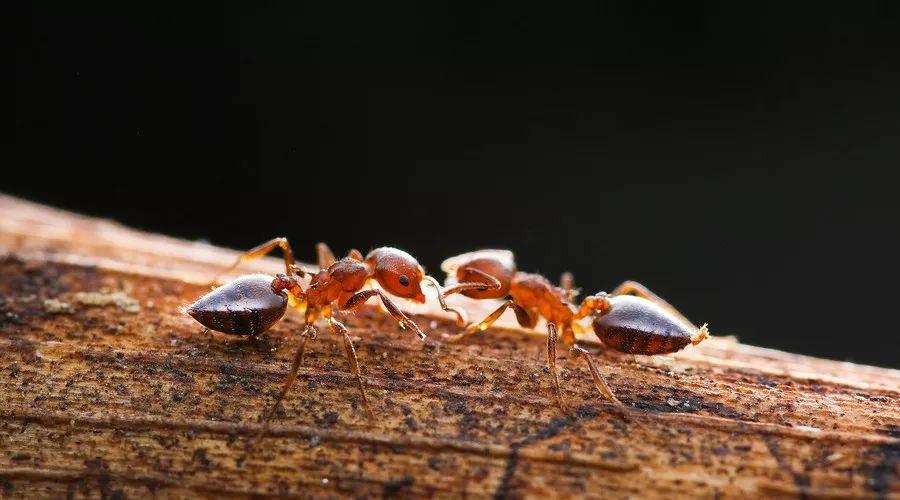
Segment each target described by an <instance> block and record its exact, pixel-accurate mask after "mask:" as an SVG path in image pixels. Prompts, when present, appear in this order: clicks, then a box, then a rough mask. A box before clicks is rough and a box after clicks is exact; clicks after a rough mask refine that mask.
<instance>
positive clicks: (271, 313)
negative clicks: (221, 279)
mask: <svg viewBox="0 0 900 500" xmlns="http://www.w3.org/2000/svg"><path fill="white" fill-rule="evenodd" d="M275 248H281V250H282V253H283V254H284V266H285V273H283V274H282V273H278V274H276V275H275V276H267V275H263V274H252V275H246V276H242V277H240V278H237V279H235V280H234V281H232V282H230V283H228V284H226V285H223V286H221V287H218V288H215V289H213V290H212V291H211V292H209V293H207V294H206V295H204V296H203V297H200V298H199V299H198V300H197V301H196V302H194V303H193V304H191V305H190V306H188V307H187V308H186V312H187V313H188V314H189V315H190V316H191V317H193V318H194V319H195V320H197V321H198V322H199V323H200V324H202V325H203V326H205V327H206V328H208V329H210V330H215V331H218V332H222V333H226V334H231V335H246V336H251V337H253V336H256V335H259V334H261V333H263V332H265V331H266V330H268V329H269V328H271V327H272V326H273V325H274V324H275V323H277V322H278V321H279V320H280V319H281V318H282V317H283V316H284V314H285V312H286V311H287V306H288V304H290V305H291V306H293V307H294V308H296V309H297V310H299V311H300V312H301V313H303V314H304V316H305V319H306V328H305V329H304V331H303V332H302V333H301V335H300V345H299V347H298V348H297V352H296V354H295V355H294V358H293V361H292V363H291V370H290V373H289V375H288V376H287V378H286V379H285V382H284V387H283V388H282V390H281V393H280V394H279V395H278V397H277V398H276V400H275V403H274V404H273V405H272V408H271V409H270V410H269V411H268V412H266V414H265V416H264V418H263V427H262V430H261V431H260V434H259V436H258V437H257V440H256V441H255V442H254V445H255V444H256V443H258V442H259V440H261V439H262V437H263V436H264V435H265V433H266V431H267V430H268V428H269V425H270V422H271V419H272V416H273V415H274V413H275V410H276V408H278V405H279V404H280V403H281V402H282V400H283V399H284V398H285V396H286V395H287V393H288V392H289V391H290V389H291V387H292V386H293V384H294V381H295V380H296V378H297V372H298V370H299V369H300V365H301V364H302V363H303V354H304V351H305V347H306V340H307V339H315V338H316V336H317V330H316V326H315V322H316V320H317V319H318V318H320V317H321V318H324V319H325V320H326V321H327V322H328V327H329V329H330V330H331V332H332V333H334V334H335V335H339V336H341V337H342V338H343V342H344V350H345V351H346V356H347V361H348V362H349V364H350V369H351V370H352V372H353V374H354V375H355V377H356V383H357V385H358V388H359V393H360V396H361V398H362V403H363V408H364V410H365V412H366V416H367V417H368V418H369V420H374V418H375V415H374V413H373V412H372V409H371V408H370V406H369V400H368V397H367V396H366V389H365V385H364V384H363V380H362V375H361V374H360V369H359V360H358V359H357V357H356V349H355V348H354V346H353V341H352V340H351V338H350V335H349V333H348V329H347V327H346V326H344V325H343V324H342V323H341V322H339V321H338V320H336V319H335V318H334V312H335V311H336V310H337V311H341V312H354V311H356V310H357V309H359V308H360V307H361V306H362V305H363V304H364V303H365V302H366V301H368V300H369V299H371V298H372V297H378V298H379V299H381V303H382V304H383V305H384V308H385V309H386V310H387V312H388V314H390V315H391V316H392V317H393V318H394V319H395V320H396V321H397V323H398V324H399V325H400V328H401V329H404V330H405V329H409V330H412V332H414V333H415V334H416V335H418V337H419V338H420V339H421V340H425V338H426V336H425V334H424V333H423V332H422V330H421V329H420V328H419V327H418V325H416V323H415V322H413V321H412V320H411V319H410V318H409V317H408V316H406V315H405V314H404V313H403V312H402V311H400V309H399V308H398V307H397V305H396V304H394V302H393V301H392V300H391V299H390V298H388V296H387V295H386V294H385V293H384V292H382V291H381V290H380V289H377V288H371V287H368V285H369V284H370V282H371V281H372V280H374V281H376V282H377V283H378V284H379V285H380V286H381V287H382V288H384V289H385V290H386V291H387V292H388V293H390V294H392V295H395V296H397V297H400V298H403V299H408V300H411V301H414V302H418V303H424V302H425V294H423V293H422V289H421V286H420V283H422V282H423V281H424V282H427V283H430V284H431V285H433V286H434V287H435V288H437V290H438V301H439V302H440V304H441V307H442V308H443V309H444V310H445V311H448V312H451V313H454V314H455V315H456V317H457V323H458V324H460V325H464V324H465V323H466V319H465V316H464V314H463V312H462V311H461V310H459V309H456V308H452V307H448V306H447V304H446V302H444V297H443V292H444V290H443V288H442V287H441V286H440V284H439V283H438V281H437V280H436V279H435V278H433V277H431V276H428V275H426V274H425V271H424V269H423V268H422V266H420V265H419V263H418V262H417V261H416V259H415V258H413V256H412V255H410V254H408V253H406V252H404V251H403V250H399V249H396V248H391V247H380V248H376V249H375V250H372V251H371V252H369V254H368V255H366V256H365V258H364V257H363V256H362V254H361V253H360V252H359V251H358V250H356V249H353V250H350V252H349V253H348V254H347V256H346V257H344V258H342V259H340V260H337V259H335V257H334V254H333V253H332V252H331V250H330V249H329V248H328V246H327V245H325V244H324V243H319V244H318V245H317V253H318V261H319V262H318V263H319V269H320V270H319V271H318V272H316V273H313V272H308V271H304V270H303V269H301V268H300V267H299V266H297V265H295V264H294V252H293V250H292V249H291V246H290V243H288V240H287V238H274V239H272V240H269V241H267V242H265V243H263V244H261V245H259V246H257V247H255V248H253V249H251V250H249V251H248V252H246V253H244V254H243V255H241V256H240V257H238V259H237V261H236V262H235V263H234V264H233V265H232V266H231V267H229V268H228V269H226V270H224V271H222V273H220V275H221V274H224V273H227V272H229V271H231V270H233V269H234V268H236V267H237V266H239V265H240V264H241V263H243V262H246V261H248V260H252V259H257V258H260V257H262V256H264V255H266V254H268V253H269V252H271V251H273V250H275ZM307 277H308V278H309V283H308V285H306V289H305V290H304V289H303V282H304V281H305V279H306V278H307ZM215 281H216V280H214V282H215ZM486 286H488V285H485V284H484V283H482V282H478V283H460V284H459V285H457V286H455V287H454V288H453V291H454V292H456V291H461V290H462V291H467V290H471V289H480V288H485V287H486Z"/></svg>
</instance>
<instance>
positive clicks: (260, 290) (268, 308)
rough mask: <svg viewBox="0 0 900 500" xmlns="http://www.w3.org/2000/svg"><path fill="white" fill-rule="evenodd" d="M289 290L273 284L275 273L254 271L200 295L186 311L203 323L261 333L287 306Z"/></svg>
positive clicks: (220, 329) (224, 330) (212, 327)
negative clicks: (278, 287)
mask: <svg viewBox="0 0 900 500" xmlns="http://www.w3.org/2000/svg"><path fill="white" fill-rule="evenodd" d="M287 303H288V298H287V294H286V293H284V292H283V291H281V290H276V289H274V288H272V277H271V276H265V275H262V274H251V275H248V276H241V277H240V278H238V279H236V280H234V281H232V282H231V283H228V284H227V285H223V286H220V287H219V288H216V289H215V290H213V291H211V292H209V293H207V294H206V295H204V296H203V297H200V298H199V299H197V301H196V302H194V303H193V304H191V305H190V306H188V307H187V309H186V311H187V313H188V314H190V315H191V317H193V318H194V319H196V320H197V321H198V322H199V323H200V324H202V325H203V326H205V327H207V328H209V329H210V330H215V331H217V332H222V333H228V334H231V335H258V334H260V333H262V332H264V331H266V330H268V329H269V328H271V327H272V325H274V324H275V323H276V322H277V321H278V320H280V319H281V317H282V316H284V313H285V311H286V310H287Z"/></svg>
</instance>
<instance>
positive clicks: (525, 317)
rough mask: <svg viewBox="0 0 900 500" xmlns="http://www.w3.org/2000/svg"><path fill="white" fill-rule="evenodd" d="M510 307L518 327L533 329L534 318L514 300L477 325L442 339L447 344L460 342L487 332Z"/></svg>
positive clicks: (507, 302) (474, 324)
mask: <svg viewBox="0 0 900 500" xmlns="http://www.w3.org/2000/svg"><path fill="white" fill-rule="evenodd" d="M510 307H512V308H513V310H514V311H515V313H516V319H517V320H518V321H519V325H521V326H522V327H524V328H534V324H535V323H536V322H537V320H536V317H535V316H533V315H531V314H530V313H529V312H528V311H526V310H525V309H524V308H522V306H520V305H519V304H516V302H515V301H514V300H507V301H506V302H504V303H503V304H500V307H498V308H497V309H496V310H495V311H494V312H492V313H491V314H489V315H488V317H486V318H484V319H483V320H481V321H479V322H478V323H472V324H471V325H469V327H468V328H466V329H465V330H463V331H462V332H460V333H457V334H456V335H444V338H445V339H446V340H447V341H448V342H458V341H460V340H462V339H463V338H464V337H466V336H468V335H471V334H473V333H475V332H481V331H484V330H487V328H488V327H489V326H491V325H492V324H494V322H495V321H497V320H498V319H500V316H502V315H503V312H504V311H506V310H507V309H508V308H510Z"/></svg>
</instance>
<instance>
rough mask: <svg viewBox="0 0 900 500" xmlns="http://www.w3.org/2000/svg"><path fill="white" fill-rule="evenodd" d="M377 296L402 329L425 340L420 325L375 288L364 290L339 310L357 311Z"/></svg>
mask: <svg viewBox="0 0 900 500" xmlns="http://www.w3.org/2000/svg"><path fill="white" fill-rule="evenodd" d="M376 295H377V296H378V297H379V298H381V303H382V304H384V307H385V308H386V309H387V310H388V314H390V315H391V316H392V317H393V318H394V319H395V320H396V321H397V323H399V324H400V328H403V329H406V328H409V329H410V330H412V331H413V332H415V333H416V335H418V336H419V338H420V339H422V340H425V334H424V333H422V330H420V329H419V325H417V324H415V322H413V320H411V319H409V317H408V316H407V315H405V314H403V312H402V311H401V310H400V308H399V307H397V306H396V305H395V304H394V303H393V302H391V299H389V298H388V297H387V295H385V294H384V292H382V291H381V290H378V289H375V288H370V289H368V290H363V291H361V292H359V293H357V294H356V295H353V296H352V297H350V298H349V299H347V302H344V305H342V306H340V308H339V309H340V310H342V311H347V312H353V311H356V310H357V309H359V308H360V307H361V306H362V305H363V304H364V303H365V302H366V301H367V300H369V299H370V298H372V297H374V296H376Z"/></svg>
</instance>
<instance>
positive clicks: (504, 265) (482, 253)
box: [441, 250, 516, 299]
mask: <svg viewBox="0 0 900 500" xmlns="http://www.w3.org/2000/svg"><path fill="white" fill-rule="evenodd" d="M441 269H443V270H444V272H446V273H447V277H448V281H453V278H455V281H456V282H457V283H464V282H475V283H488V280H486V279H485V278H484V276H483V275H482V274H480V273H484V274H487V275H489V276H491V277H493V278H495V279H497V280H498V281H499V282H500V288H499V289H496V288H495V289H489V290H466V291H463V292H460V293H462V294H463V295H465V296H467V297H472V298H473V299H496V298H503V297H506V295H508V294H509V288H510V286H511V285H512V280H513V276H515V274H516V263H515V260H514V259H513V254H512V252H510V251H509V250H478V251H475V252H469V253H465V254H462V255H457V256H456V257H451V258H449V259H447V260H445V261H444V263H443V264H441Z"/></svg>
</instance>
